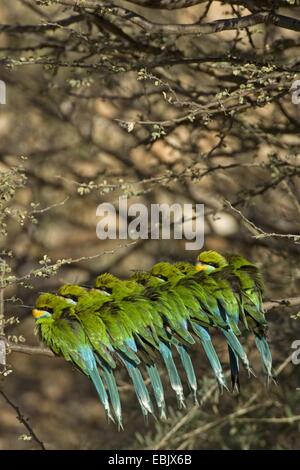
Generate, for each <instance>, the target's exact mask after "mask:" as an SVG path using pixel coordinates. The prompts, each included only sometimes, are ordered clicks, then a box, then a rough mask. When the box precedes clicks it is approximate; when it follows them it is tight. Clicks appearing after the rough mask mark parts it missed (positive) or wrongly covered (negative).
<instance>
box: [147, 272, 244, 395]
mask: <svg viewBox="0 0 300 470" xmlns="http://www.w3.org/2000/svg"><path fill="white" fill-rule="evenodd" d="M179 268H180V265H179V266H178V265H177V266H172V265H170V264H169V263H158V264H157V265H154V266H153V267H152V270H151V272H152V273H154V274H155V273H156V274H158V275H164V277H165V278H168V279H172V278H173V279H174V270H175V269H176V270H177V271H180V269H179ZM187 269H188V265H186V266H185V269H184V272H185V275H183V274H182V277H181V278H180V279H179V280H178V281H177V282H175V284H174V288H175V289H176V291H177V292H179V291H180V292H181V297H182V298H183V299H184V300H185V303H186V302H187V300H186V298H187V296H190V295H191V294H193V296H194V299H195V300H196V301H197V304H196V307H194V310H193V319H194V320H195V319H197V320H198V321H200V324H201V327H202V328H201V329H199V327H198V328H197V329H196V328H195V326H196V325H195V321H194V322H193V323H192V326H193V327H194V330H195V329H196V333H198V335H200V340H201V339H202V341H201V342H202V345H203V347H204V350H205V346H206V350H207V344H208V345H209V346H210V349H209V350H208V351H207V352H208V354H207V357H208V359H209V360H210V363H211V365H212V367H213V370H214V371H215V375H216V377H217V378H218V380H219V383H220V384H221V386H222V385H223V386H224V385H225V384H224V380H223V375H222V367H221V365H220V362H219V361H218V360H217V356H216V354H215V350H214V348H213V346H212V343H211V342H209V338H208V334H209V333H208V331H207V328H208V327H209V326H213V327H216V328H218V329H219V330H221V332H222V334H223V335H224V336H225V337H226V340H227V343H228V348H229V356H230V365H231V373H232V385H233V388H235V387H236V386H237V387H238V358H240V359H241V361H242V363H243V365H244V366H245V368H246V369H247V371H248V372H249V373H250V372H251V368H250V365H249V360H248V358H247V355H246V353H245V351H244V349H243V347H242V345H241V343H240V342H239V340H238V338H237V336H236V335H237V334H240V331H239V329H238V327H237V325H236V323H235V321H234V320H235V319H236V316H237V318H238V313H237V312H238V304H237V301H236V298H235V296H234V294H233V293H232V291H231V289H230V286H229V285H227V283H226V281H223V280H219V279H218V280H216V279H214V278H213V277H212V276H209V275H208V274H206V273H205V272H202V273H198V272H195V268H194V267H193V266H192V265H191V266H190V269H189V273H188V274H186V270H187ZM203 327H204V328H205V327H206V330H204V328H203ZM203 340H205V341H203Z"/></svg>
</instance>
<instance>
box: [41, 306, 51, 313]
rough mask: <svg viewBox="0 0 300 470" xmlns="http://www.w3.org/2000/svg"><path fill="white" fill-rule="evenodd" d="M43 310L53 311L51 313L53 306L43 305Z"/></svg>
mask: <svg viewBox="0 0 300 470" xmlns="http://www.w3.org/2000/svg"><path fill="white" fill-rule="evenodd" d="M43 310H45V311H46V312H48V313H51V314H52V313H53V308H52V307H48V306H46V307H43Z"/></svg>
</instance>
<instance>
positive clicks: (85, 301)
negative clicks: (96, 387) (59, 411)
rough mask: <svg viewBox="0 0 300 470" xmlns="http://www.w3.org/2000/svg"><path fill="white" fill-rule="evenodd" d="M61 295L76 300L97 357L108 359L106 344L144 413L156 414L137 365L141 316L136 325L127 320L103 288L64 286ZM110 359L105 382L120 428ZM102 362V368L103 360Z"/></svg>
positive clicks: (119, 414)
mask: <svg viewBox="0 0 300 470" xmlns="http://www.w3.org/2000/svg"><path fill="white" fill-rule="evenodd" d="M59 294H60V295H63V296H65V297H67V298H72V300H73V301H75V303H76V307H75V311H76V315H77V316H78V318H79V320H80V322H81V324H82V327H83V329H84V331H85V332H86V334H87V336H88V337H89V338H90V341H91V344H92V347H93V350H94V352H96V353H97V357H99V356H100V358H101V360H102V362H103V360H104V361H105V360H106V358H105V357H104V356H103V345H106V346H107V348H108V349H109V351H110V352H111V353H113V354H114V355H115V356H116V358H117V359H118V360H119V362H121V363H122V364H123V365H124V366H125V367H126V369H127V371H128V374H129V376H130V378H131V380H132V382H133V385H134V389H135V392H136V395H137V398H138V401H139V403H140V406H141V408H142V412H143V414H144V416H145V417H146V416H147V415H148V413H152V414H153V407H152V403H151V398H150V395H149V393H148V390H147V387H146V385H145V383H144V380H143V376H142V374H141V372H140V370H139V367H138V366H139V364H140V359H139V357H138V355H137V353H139V354H142V351H140V350H138V349H137V347H136V344H135V341H136V340H137V338H138V336H136V335H139V334H141V335H143V333H144V328H145V325H144V324H142V322H141V321H139V318H138V319H137V323H136V324H134V321H133V319H129V320H128V317H127V314H126V311H125V310H124V308H122V306H121V305H120V304H119V303H118V302H116V301H114V300H113V299H112V296H111V295H110V294H107V293H104V292H101V291H100V290H97V289H91V290H89V291H87V290H85V289H83V288H80V286H76V285H65V286H62V287H61V288H60V289H59ZM141 325H142V326H141ZM99 348H100V350H99ZM107 362H108V364H107V365H106V364H105V362H104V365H105V366H106V367H105V370H106V373H109V378H110V380H109V381H108V380H106V382H107V385H109V384H110V385H109V394H110V398H111V401H112V405H113V409H114V414H115V416H116V418H117V421H118V424H119V427H122V413H121V404H120V399H119V393H118V389H117V385H116V382H115V378H114V374H113V368H114V367H113V365H112V364H111V363H109V361H107ZM100 365H101V366H102V367H103V364H102V363H101V364H100Z"/></svg>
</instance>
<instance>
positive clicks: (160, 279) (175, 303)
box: [135, 263, 227, 390]
mask: <svg viewBox="0 0 300 470" xmlns="http://www.w3.org/2000/svg"><path fill="white" fill-rule="evenodd" d="M135 277H136V278H137V279H138V280H139V282H144V284H146V285H148V286H151V288H152V290H153V286H156V287H157V289H156V291H155V290H154V294H155V296H156V302H157V303H158V306H159V305H160V304H161V303H162V302H164V303H165V305H166V306H167V308H168V309H169V310H168V314H169V315H171V317H172V316H173V315H174V312H177V316H178V317H179V318H181V323H182V325H183V327H184V328H185V329H186V331H188V326H189V325H191V326H192V331H193V332H194V333H195V334H196V335H197V336H198V337H199V338H200V341H201V343H202V346H203V348H204V351H205V353H206V355H207V357H208V360H209V362H210V364H211V366H212V369H213V371H214V374H215V376H216V378H217V380H218V383H219V385H220V387H221V388H222V387H226V381H225V378H224V374H223V370H222V366H221V364H220V361H219V358H218V356H217V353H216V351H215V349H214V347H213V344H212V342H211V338H210V335H209V332H208V328H207V327H208V326H211V324H212V322H211V321H210V320H209V319H208V316H207V315H206V314H205V312H203V311H202V310H201V309H199V301H198V299H197V297H196V296H195V295H194V293H193V291H192V288H191V285H189V286H188V288H186V287H185V286H184V285H183V284H181V281H182V280H183V278H184V275H183V274H182V273H181V272H180V271H179V270H176V268H174V267H171V265H169V264H168V263H158V264H156V265H154V266H153V268H152V270H151V272H150V273H137V274H135ZM179 281H180V282H179ZM194 287H197V285H196V284H195V286H194ZM158 308H159V307H158ZM192 313H193V315H192ZM193 318H194V319H193ZM183 348H185V346H183ZM178 352H179V354H180V357H181V360H182V362H183V366H184V369H185V371H186V374H187V377H188V380H189V383H190V387H191V388H192V390H193V389H195V388H196V383H197V382H196V380H195V381H194V382H193V377H194V373H193V369H192V364H189V362H190V361H191V360H190V359H188V358H186V359H185V360H184V357H183V354H184V353H183V350H182V348H181V350H179V351H178ZM195 382H196V383H195ZM192 384H194V385H192ZM226 388H227V387H226Z"/></svg>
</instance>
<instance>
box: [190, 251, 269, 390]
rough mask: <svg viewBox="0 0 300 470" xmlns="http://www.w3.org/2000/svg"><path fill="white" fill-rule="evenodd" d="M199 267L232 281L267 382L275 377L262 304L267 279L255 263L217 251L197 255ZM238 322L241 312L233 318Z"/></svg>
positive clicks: (231, 284)
mask: <svg viewBox="0 0 300 470" xmlns="http://www.w3.org/2000/svg"><path fill="white" fill-rule="evenodd" d="M196 269H198V270H199V269H200V270H201V271H205V272H208V273H211V274H212V275H213V276H217V278H218V279H222V277H223V278H224V279H225V280H226V281H227V283H229V285H230V287H231V290H232V292H233V293H234V295H235V297H236V299H237V302H238V305H239V316H240V319H241V320H242V323H243V325H244V327H245V328H246V329H249V330H250V331H252V332H253V333H254V335H255V342H256V346H257V348H258V351H259V353H260V357H261V361H262V366H263V371H264V373H265V374H266V376H267V381H269V379H270V378H273V372H272V354H271V351H270V348H269V345H268V342H267V338H266V332H267V322H266V319H265V314H264V311H263V306H262V296H263V291H264V281H263V277H262V274H261V273H260V271H259V269H258V268H257V266H255V264H253V263H251V262H250V261H248V260H246V259H245V258H244V257H242V256H239V255H226V257H223V256H222V255H220V254H219V253H217V252H215V251H204V252H202V253H200V255H199V256H198V258H197V265H196ZM234 320H235V322H236V324H237V323H238V314H237V313H236V314H235V318H234Z"/></svg>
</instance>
